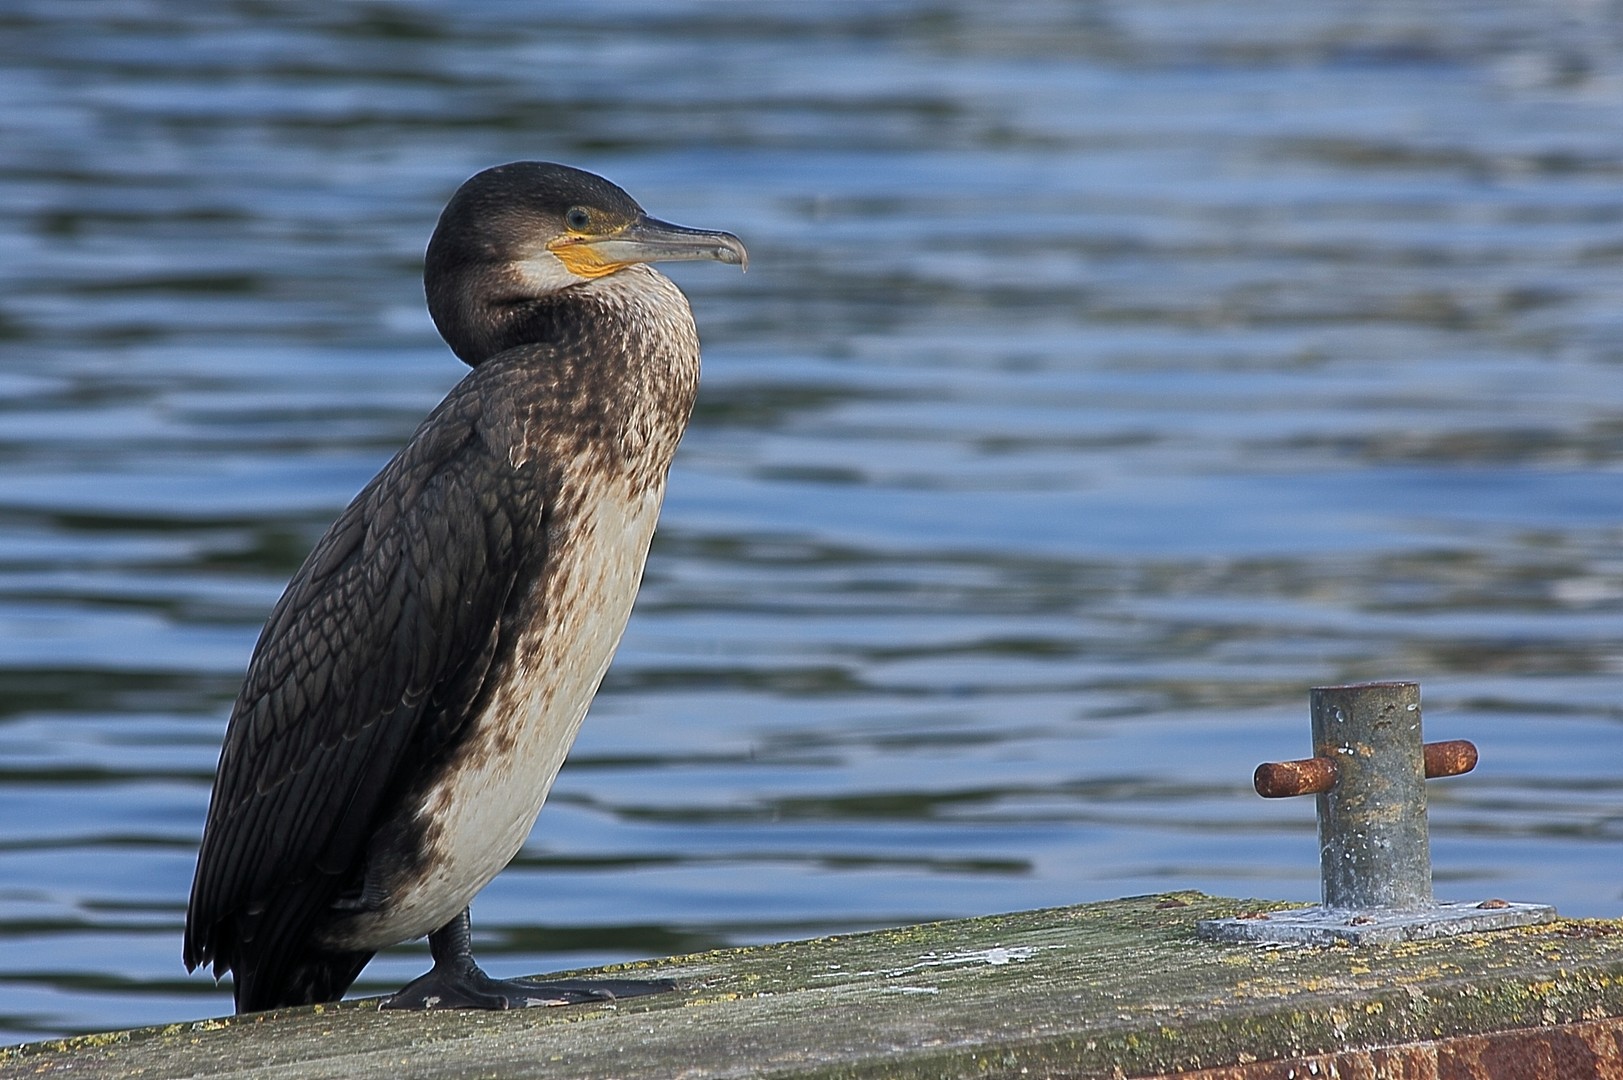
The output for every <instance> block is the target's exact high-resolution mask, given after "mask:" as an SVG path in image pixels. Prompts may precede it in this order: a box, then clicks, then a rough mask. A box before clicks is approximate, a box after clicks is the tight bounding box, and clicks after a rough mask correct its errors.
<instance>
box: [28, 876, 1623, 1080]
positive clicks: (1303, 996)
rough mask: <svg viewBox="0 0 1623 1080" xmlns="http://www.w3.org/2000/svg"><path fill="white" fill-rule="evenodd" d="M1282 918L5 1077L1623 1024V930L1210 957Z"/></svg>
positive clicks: (860, 1061) (1323, 1049) (761, 1064)
mask: <svg viewBox="0 0 1623 1080" xmlns="http://www.w3.org/2000/svg"><path fill="white" fill-rule="evenodd" d="M1281 906H1282V905H1277V904H1262V903H1257V902H1247V901H1237V900H1221V899H1214V898H1211V897H1205V896H1201V895H1200V894H1198V893H1179V894H1173V895H1169V896H1159V897H1139V898H1134V899H1128V900H1118V901H1112V902H1110V903H1104V904H1088V905H1083V906H1080V907H1074V908H1060V909H1054V910H1049V911H1034V912H1021V913H1018V914H1013V915H1001V916H992V917H987V918H980V919H968V920H963V921H959V922H947V923H936V924H930V925H925V926H913V927H906V928H903V929H898V930H886V931H878V932H874V933H869V934H855V935H847V936H842V937H833V938H822V939H817V940H813V941H801V942H790V943H786V944H780V945H768V946H762V947H758V948H750V949H739V950H729V951H723V952H715V953H705V954H700V955H697V956H686V957H677V958H674V959H670V960H663V961H658V962H655V963H649V964H639V965H626V966H622V967H619V968H615V969H613V970H614V971H616V972H618V973H620V974H624V975H632V976H637V975H648V974H658V975H662V976H666V977H670V978H674V979H677V980H678V981H679V982H680V983H681V984H682V985H683V987H684V989H683V990H682V991H680V992H677V993H672V994H667V995H663V996H659V997H652V998H643V999H638V1000H635V1001H628V1002H626V1003H623V1004H621V1005H619V1006H576V1007H571V1008H566V1009H536V1010H529V1011H524V1012H514V1013H467V1012H445V1013H415V1014H413V1013H380V1012H378V1011H377V1008H376V1003H375V1002H352V1003H345V1004H343V1005H340V1006H329V1007H326V1008H324V1009H302V1010H290V1011H288V1012H285V1013H281V1014H262V1015H259V1016H252V1017H247V1018H243V1019H238V1020H211V1021H201V1022H198V1023H187V1024H175V1025H171V1026H168V1027H163V1028H149V1029H144V1030H141V1031H136V1032H127V1033H120V1034H114V1035H100V1036H87V1037H84V1038H80V1039H70V1040H65V1041H58V1042H49V1043H36V1044H31V1045H28V1046H24V1047H17V1048H12V1049H8V1050H0V1077H8V1078H9V1077H57V1076H81V1077H166V1078H167V1077H192V1076H222V1077H230V1076H235V1077H255V1078H273V1077H285V1078H288V1080H295V1078H297V1080H306V1078H312V1080H315V1078H324V1077H333V1078H337V1077H342V1078H344V1080H365V1078H368V1077H390V1078H393V1077H427V1078H439V1077H446V1078H449V1077H458V1078H461V1077H487V1076H488V1077H503V1078H524V1077H549V1076H556V1077H624V1078H632V1077H662V1078H666V1077H735V1076H769V1077H789V1076H795V1077H819V1078H836V1077H878V1076H884V1077H955V1076H977V1077H979V1076H1067V1077H1094V1076H1098V1077H1121V1076H1129V1077H1130V1076H1151V1075H1157V1074H1163V1073H1172V1072H1179V1071H1190V1070H1198V1069H1215V1068H1220V1067H1224V1066H1235V1065H1252V1064H1254V1063H1257V1062H1269V1061H1272V1062H1274V1063H1276V1064H1275V1066H1271V1067H1272V1068H1274V1071H1272V1072H1268V1071H1263V1072H1247V1073H1227V1074H1223V1073H1218V1074H1214V1076H1235V1077H1240V1076H1243V1077H1246V1078H1250V1077H1254V1076H1279V1077H1285V1076H1286V1075H1287V1069H1288V1067H1289V1066H1288V1064H1287V1063H1288V1062H1290V1061H1292V1060H1297V1059H1302V1060H1305V1059H1308V1058H1309V1057H1310V1056H1312V1055H1324V1057H1323V1058H1322V1059H1321V1060H1323V1061H1324V1062H1326V1063H1333V1062H1334V1060H1336V1057H1337V1055H1345V1054H1346V1053H1347V1052H1348V1051H1357V1050H1361V1049H1368V1048H1379V1047H1393V1046H1397V1045H1399V1044H1404V1043H1437V1042H1439V1041H1440V1040H1450V1039H1458V1038H1461V1037H1470V1036H1476V1035H1480V1034H1483V1033H1490V1032H1499V1031H1504V1030H1506V1029H1513V1028H1545V1029H1548V1028H1551V1027H1553V1026H1554V1025H1560V1024H1588V1025H1590V1027H1591V1028H1593V1029H1594V1030H1596V1031H1602V1032H1606V1031H1611V1030H1616V1029H1615V1028H1613V1027H1609V1026H1608V1025H1605V1024H1603V1023H1600V1022H1602V1021H1605V1020H1606V1019H1608V1018H1612V1017H1623V923H1619V922H1593V921H1560V922H1555V923H1549V924H1545V925H1542V926H1536V927H1525V928H1521V929H1515V930H1505V931H1500V932H1497V933H1494V934H1484V935H1468V936H1464V937H1457V938H1448V939H1442V940H1437V941H1421V942H1404V943H1401V944H1397V945H1391V946H1381V947H1372V948H1366V949H1357V950H1355V949H1350V948H1345V947H1310V946H1294V947H1279V946H1266V947H1259V946H1255V945H1223V944H1208V943H1205V942H1199V941H1197V940H1195V922H1196V920H1197V919H1200V918H1210V917H1218V916H1227V915H1236V914H1240V913H1243V912H1248V911H1256V910H1264V909H1267V910H1275V909H1278V908H1280V907H1281ZM1586 1030H1587V1029H1586ZM1545 1034H1553V1033H1551V1032H1545ZM1563 1037H1564V1036H1563ZM1552 1045H1553V1044H1552ZM1562 1045H1567V1044H1565V1043H1563V1044H1562ZM1612 1045H1613V1046H1614V1047H1615V1043H1614V1044H1612ZM1569 1049H1570V1046H1569ZM1383 1052H1385V1051H1383ZM1393 1060H1394V1061H1396V1060H1397V1059H1396V1058H1394V1059H1393ZM1462 1060H1463V1059H1462ZM1347 1063H1348V1067H1349V1068H1352V1067H1353V1066H1354V1059H1353V1058H1348V1059H1347ZM1338 1067H1339V1066H1338ZM1359 1067H1362V1066H1359ZM1297 1075H1299V1076H1300V1075H1312V1074H1311V1072H1306V1073H1298V1074H1297ZM1340 1075H1345V1076H1354V1075H1375V1074H1373V1073H1358V1072H1342V1073H1340ZM1394 1075H1413V1076H1417V1077H1419V1076H1427V1077H1429V1076H1432V1075H1438V1076H1455V1075H1457V1076H1462V1077H1470V1076H1473V1075H1498V1074H1473V1073H1472V1072H1468V1071H1458V1070H1456V1071H1454V1072H1441V1073H1435V1074H1434V1073H1424V1072H1416V1073H1412V1074H1411V1073H1396V1074H1394ZM1504 1075H1514V1074H1504ZM1524 1075H1544V1074H1541V1073H1536V1072H1535V1073H1528V1074H1524ZM1549 1075H1556V1076H1559V1075H1562V1074H1561V1073H1554V1074H1549ZM1603 1075H1604V1074H1603Z"/></svg>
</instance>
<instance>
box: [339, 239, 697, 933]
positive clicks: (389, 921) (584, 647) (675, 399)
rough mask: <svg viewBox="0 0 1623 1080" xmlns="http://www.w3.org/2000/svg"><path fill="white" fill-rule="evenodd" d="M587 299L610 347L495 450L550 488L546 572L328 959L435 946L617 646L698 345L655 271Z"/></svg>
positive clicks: (549, 381) (533, 408)
mask: <svg viewBox="0 0 1623 1080" xmlns="http://www.w3.org/2000/svg"><path fill="white" fill-rule="evenodd" d="M586 291H587V290H586V289H583V292H586ZM588 298H589V299H590V301H591V302H592V303H593V304H594V305H596V307H597V311H596V312H595V313H594V314H593V315H592V322H593V324H594V325H596V326H598V327H599V328H609V331H608V332H609V333H610V334H611V335H612V336H611V337H610V338H609V339H598V340H595V341H592V342H588V343H587V344H586V346H585V347H586V349H587V352H586V353H584V354H581V355H577V353H581V350H574V351H573V352H571V353H568V354H566V355H564V356H562V357H560V358H558V359H557V360H556V363H555V366H554V367H552V368H550V369H548V370H547V371H545V372H538V373H537V376H536V378H537V380H538V381H539V382H541V383H542V384H543V385H540V386H537V387H533V388H532V392H531V395H530V400H529V401H527V402H525V403H522V406H521V407H520V408H519V415H518V416H517V417H516V418H515V419H516V424H515V425H514V426H512V430H513V431H515V432H517V434H516V435H515V436H513V437H512V439H511V442H510V445H507V446H504V447H501V448H499V449H500V450H501V451H502V453H501V454H500V455H499V456H500V457H502V458H503V459H505V461H506V463H507V467H509V468H511V469H514V470H520V471H530V472H534V473H535V474H536V476H537V477H548V478H549V479H546V480H541V479H538V480H537V482H538V483H545V484H546V485H547V486H548V488H549V490H548V491H547V492H546V496H545V499H544V500H543V501H544V504H545V509H544V521H543V522H541V523H540V533H539V535H540V536H541V537H543V538H544V542H543V543H540V544H538V545H537V546H538V548H539V549H540V550H541V551H543V552H544V555H542V556H541V557H542V560H543V565H540V566H539V567H537V568H536V572H535V573H533V574H532V575H529V577H528V581H529V584H528V585H527V589H528V591H527V594H526V595H525V596H524V597H523V598H522V599H521V602H520V607H519V610H520V611H521V617H520V618H519V619H518V620H517V625H516V627H515V628H513V629H512V630H511V631H510V632H508V634H507V637H508V639H509V640H507V641H505V642H504V643H503V645H502V647H501V648H500V650H499V652H498V655H497V656H496V658H495V660H494V663H493V665H492V671H491V675H490V680H492V682H493V686H492V688H491V690H490V692H488V693H487V694H485V695H484V700H485V701H486V704H485V705H484V707H483V708H482V709H481V711H480V712H479V714H478V715H477V716H476V717H473V718H472V719H471V722H470V723H469V724H468V725H467V726H466V728H465V734H464V736H463V737H462V738H460V739H459V740H458V742H457V744H456V746H455V747H454V749H453V750H452V752H451V754H450V756H449V758H448V760H447V761H446V763H445V765H444V767H443V768H441V769H439V770H437V772H436V773H435V776H434V779H433V781H432V782H431V783H430V784H429V785H427V786H426V788H425V789H424V790H423V791H422V792H421V794H420V797H418V798H417V799H416V801H415V803H414V805H411V806H408V807H405V808H403V810H404V811H405V813H406V814H407V815H408V816H409V819H410V820H409V827H408V831H409V832H410V833H411V834H412V835H414V836H415V837H417V843H418V845H419V846H420V851H419V855H420V857H419V858H417V859H415V860H413V862H414V866H413V867H412V869H411V876H410V877H408V878H406V879H405V880H401V879H400V878H399V877H398V876H394V879H393V880H392V881H388V890H387V891H388V895H387V897H386V898H384V899H383V902H382V903H381V905H380V906H379V907H378V908H377V909H376V910H373V911H369V912H364V913H357V914H355V915H353V916H350V917H347V918H345V919H343V920H342V921H341V922H340V923H339V924H337V925H335V926H334V927H332V928H331V930H330V931H329V933H328V934H327V935H326V936H327V940H328V941H329V943H331V944H343V945H347V946H350V947H363V948H369V949H373V948H381V947H384V946H385V945H389V944H393V943H395V942H398V941H403V940H406V939H408V938H412V937H418V936H421V935H423V934H426V933H429V932H430V931H432V930H435V929H437V928H439V927H440V926H442V925H444V924H445V923H446V922H448V921H449V920H450V919H451V918H452V917H454V916H455V915H456V914H457V913H458V912H460V911H461V910H462V908H463V907H465V906H466V905H467V904H468V902H469V901H470V900H471V899H472V898H473V896H474V894H476V893H477V892H478V891H479V890H480V889H482V888H484V886H485V885H486V884H488V883H489V881H490V879H491V878H493V877H494V876H495V875H496V874H497V873H498V872H500V870H501V869H502V868H503V867H504V866H506V865H507V863H508V862H510V861H511V860H512V858H513V857H514V856H515V855H516V854H517V853H518V850H519V848H520V847H521V846H522V845H523V843H524V840H525V838H526V837H527V836H528V834H529V831H530V828H531V827H532V825H533V824H534V822H535V819H536V816H537V814H538V813H539V812H540V809H541V805H542V803H543V802H544V801H545V799H546V796H547V793H548V791H549V790H550V789H551V787H552V783H553V780H554V779H555V778H556V777H557V774H558V769H559V767H560V766H561V765H562V764H563V761H564V757H565V755H566V754H567V753H568V752H569V747H570V745H571V744H572V743H573V742H574V740H575V735H576V733H577V732H578V731H579V729H580V724H581V721H582V719H583V718H584V717H585V715H586V710H587V707H588V706H589V705H590V704H591V700H592V697H593V696H594V695H595V694H596V693H597V688H598V685H599V684H600V683H601V682H602V679H603V676H604V673H605V672H606V671H607V670H608V666H609V662H610V661H611V660H612V659H613V657H614V652H615V649H616V647H617V646H618V645H619V642H620V637H621V634H622V632H623V631H624V629H625V625H626V621H627V619H628V618H629V616H630V614H631V607H632V603H633V601H634V600H635V599H636V595H637V590H638V587H639V585H640V584H641V581H642V572H643V564H644V561H645V559H646V557H647V553H648V546H649V542H650V540H651V539H652V537H653V532H654V525H655V522H656V521H657V519H658V517H659V510H660V504H661V502H662V501H663V498H664V492H665V478H666V474H667V472H668V470H669V467H670V462H671V457H672V455H673V454H674V453H675V450H676V444H677V441H678V440H679V439H680V437H681V434H682V430H683V428H684V427H685V426H686V423H687V418H688V415H689V413H690V412H691V409H692V403H693V397H694V393H695V391H696V389H697V382H698V338H697V334H696V332H695V331H694V328H693V322H692V316H691V314H690V313H689V311H688V307H687V303H686V300H685V299H684V298H683V297H682V294H681V293H680V292H679V291H678V290H677V289H676V287H675V286H674V285H673V284H671V283H670V281H669V280H668V279H666V278H664V277H663V276H662V275H660V274H658V273H657V272H655V271H652V270H650V269H648V268H646V267H633V268H631V269H629V270H626V271H622V272H620V273H617V274H614V275H611V276H610V277H608V278H605V279H602V280H601V281H600V282H594V283H593V285H592V286H591V287H590V290H589V297H588ZM610 362H612V365H613V366H612V367H609V368H605V367H604V365H605V364H606V363H610ZM508 404H509V405H511V404H512V403H511V402H509V403H508ZM493 449H498V448H495V447H493ZM390 869H398V868H378V869H377V870H372V869H369V871H368V878H369V880H371V879H373V878H379V879H382V880H387V879H388V878H389V877H390V876H391V875H390V873H389V871H390Z"/></svg>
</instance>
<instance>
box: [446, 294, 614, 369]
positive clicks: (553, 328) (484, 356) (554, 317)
mask: <svg viewBox="0 0 1623 1080" xmlns="http://www.w3.org/2000/svg"><path fill="white" fill-rule="evenodd" d="M490 277H493V278H498V280H493V281H492V280H481V279H472V280H470V279H467V278H463V279H460V280H451V281H448V282H444V281H442V282H436V281H435V280H434V279H430V280H429V282H428V285H427V293H428V311H429V314H430V315H431V316H433V319H434V325H435V326H436V327H438V328H439V332H440V336H441V337H443V338H444V339H445V343H446V344H447V345H449V346H451V351H452V352H454V353H456V355H457V358H458V359H460V360H461V361H462V362H463V363H464V364H467V365H468V366H469V367H478V366H479V365H480V364H481V363H483V362H484V361H486V360H488V359H490V358H491V357H492V356H495V355H496V354H498V353H502V352H506V351H507V350H508V349H511V348H515V347H517V346H519V345H538V344H545V343H554V344H561V343H563V342H564V341H565V340H566V339H568V338H569V337H570V335H571V334H578V333H579V321H580V308H581V304H582V301H583V300H584V299H585V297H583V296H580V295H578V294H577V292H576V288H568V289H560V290H558V291H557V292H553V293H548V294H547V295H545V296H526V295H524V294H523V293H522V292H519V291H518V290H516V289H515V288H514V287H513V283H512V282H511V281H508V280H501V279H500V277H499V275H494V274H493V275H490Z"/></svg>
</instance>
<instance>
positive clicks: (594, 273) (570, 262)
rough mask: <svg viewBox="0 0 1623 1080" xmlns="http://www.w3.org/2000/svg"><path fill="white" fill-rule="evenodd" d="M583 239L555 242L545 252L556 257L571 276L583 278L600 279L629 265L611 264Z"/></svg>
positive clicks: (621, 263)
mask: <svg viewBox="0 0 1623 1080" xmlns="http://www.w3.org/2000/svg"><path fill="white" fill-rule="evenodd" d="M593 239H598V238H597V237H592V238H591V239H587V238H585V237H582V238H579V239H576V238H574V237H570V238H569V239H567V240H556V241H554V242H552V243H550V244H548V245H547V250H548V251H550V252H552V253H553V254H554V255H556V256H557V257H558V261H559V262H561V263H563V264H564V267H565V269H567V270H568V271H569V272H570V273H571V274H574V275H575V276H576V277H583V278H600V277H602V276H603V275H605V274H612V273H614V272H615V271H616V270H618V269H620V268H621V267H622V266H630V265H631V264H630V263H623V262H611V261H610V260H608V259H605V258H604V257H603V253H602V252H600V251H598V250H596V249H595V248H594V247H593V246H592V240H593Z"/></svg>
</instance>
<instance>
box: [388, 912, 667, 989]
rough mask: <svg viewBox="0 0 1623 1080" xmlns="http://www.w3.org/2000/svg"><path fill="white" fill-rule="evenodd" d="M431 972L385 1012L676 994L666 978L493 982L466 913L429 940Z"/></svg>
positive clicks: (434, 933)
mask: <svg viewBox="0 0 1623 1080" xmlns="http://www.w3.org/2000/svg"><path fill="white" fill-rule="evenodd" d="M428 950H429V952H430V953H432V954H433V956H434V967H433V969H432V970H430V971H429V972H428V974H426V975H423V976H421V977H419V978H417V979H413V980H412V981H411V983H410V984H408V985H407V986H406V988H405V989H403V990H401V991H400V992H399V993H398V994H395V995H394V996H393V997H391V998H387V999H385V1000H384V1002H383V1005H382V1008H385V1009H523V1008H527V1007H529V1006H531V1005H579V1004H581V1003H583V1002H590V1001H614V1000H616V999H617V998H628V997H641V996H642V995H644V994H662V993H664V992H665V991H667V990H675V989H676V984H675V983H673V982H668V981H667V980H665V979H651V980H640V979H560V980H556V981H552V982H542V981H540V980H537V979H492V978H491V977H490V976H489V975H486V974H485V973H484V972H483V971H481V970H480V969H479V965H478V964H476V963H474V960H473V949H472V946H471V945H470V943H469V940H468V909H467V908H463V909H462V914H460V915H458V916H457V917H456V918H454V919H452V920H451V921H450V922H448V923H446V924H445V925H444V926H442V927H440V928H439V929H438V930H436V931H434V932H433V933H432V934H430V935H428Z"/></svg>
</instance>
